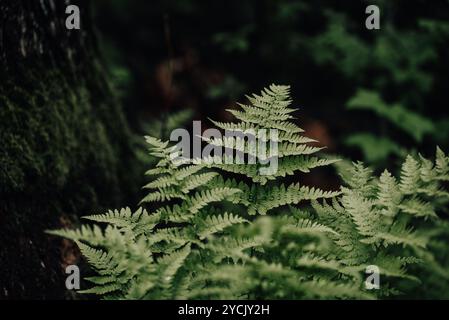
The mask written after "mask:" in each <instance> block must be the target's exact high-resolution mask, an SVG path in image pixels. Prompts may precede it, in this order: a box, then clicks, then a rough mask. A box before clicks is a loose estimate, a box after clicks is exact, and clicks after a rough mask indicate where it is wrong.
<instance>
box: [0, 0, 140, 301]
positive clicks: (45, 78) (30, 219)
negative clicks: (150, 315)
mask: <svg viewBox="0 0 449 320" xmlns="http://www.w3.org/2000/svg"><path fill="white" fill-rule="evenodd" d="M80 3H81V8H82V10H84V9H85V10H84V11H86V10H87V8H88V7H87V2H85V1H80ZM83 5H84V7H82V6H83ZM0 9H1V14H2V17H1V18H2V19H3V24H2V26H1V27H0V29H1V30H0V33H1V35H2V37H0V38H1V39H2V41H3V44H4V46H2V47H1V49H0V60H1V65H2V66H3V67H4V68H2V69H1V70H0V71H1V73H0V76H1V79H3V80H2V82H1V83H0V128H1V130H0V141H1V145H0V246H1V250H0V298H1V297H3V298H37V299H45V298H64V297H65V295H66V294H67V292H66V290H65V288H64V281H65V280H64V279H65V274H64V273H63V269H62V267H61V264H62V263H63V261H61V250H60V245H61V240H59V239H52V238H51V237H49V236H47V235H46V234H45V233H44V230H46V229H52V228H58V227H61V219H62V217H67V216H69V217H77V216H80V215H86V214H89V213H91V212H92V210H95V209H97V210H102V209H104V208H107V207H108V208H110V207H116V206H120V205H121V204H123V202H124V201H125V198H128V199H126V200H127V201H133V200H134V199H129V197H132V195H133V194H135V191H136V188H137V186H138V183H136V181H135V180H134V179H133V178H134V177H135V175H134V174H133V172H136V171H138V168H137V167H136V165H135V162H134V159H135V158H134V156H133V151H132V148H131V145H130V135H131V134H130V131H129V128H128V126H127V123H126V121H125V119H124V116H123V114H122V110H121V108H120V106H119V104H118V103H117V99H116V98H115V95H114V92H113V89H112V88H111V87H110V85H109V83H108V80H107V74H106V73H105V69H104V68H103V66H102V65H101V64H100V62H99V61H100V60H99V59H98V56H99V54H98V51H97V49H96V41H95V38H94V37H93V34H94V33H93V30H92V27H91V25H90V21H89V20H88V19H89V18H88V15H87V13H86V12H84V11H82V12H84V14H85V16H84V21H83V28H84V30H83V31H80V32H79V33H74V32H69V31H67V30H63V29H58V31H54V30H53V29H52V28H55V26H56V27H58V26H59V27H61V26H63V21H64V18H65V14H64V6H62V5H61V4H57V3H56V4H55V2H53V1H51V0H45V1H32V2H29V1H26V0H23V1H12V2H10V3H8V2H5V3H3V4H2V5H1V8H0ZM52 25H53V27H52ZM17 30H19V31H17ZM20 30H25V31H24V33H23V34H22V33H21V34H16V33H17V32H21V31H20ZM51 30H53V31H51ZM75 219H76V218H75Z"/></svg>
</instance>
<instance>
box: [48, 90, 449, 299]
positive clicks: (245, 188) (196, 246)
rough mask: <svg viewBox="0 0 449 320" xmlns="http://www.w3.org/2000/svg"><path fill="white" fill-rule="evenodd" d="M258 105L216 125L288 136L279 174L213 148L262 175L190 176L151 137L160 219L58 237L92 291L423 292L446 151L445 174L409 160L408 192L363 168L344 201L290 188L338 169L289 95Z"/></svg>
mask: <svg viewBox="0 0 449 320" xmlns="http://www.w3.org/2000/svg"><path fill="white" fill-rule="evenodd" d="M248 100H249V103H248V104H240V105H239V106H240V110H230V112H231V113H232V114H233V115H234V116H235V117H236V119H237V120H238V121H237V122H234V123H219V122H214V123H215V125H216V126H217V127H219V128H222V129H224V130H232V131H234V132H248V130H252V131H251V132H257V131H258V130H261V129H277V130H278V131H279V134H278V135H277V137H276V138H272V137H271V136H270V137H266V138H265V139H266V142H267V143H268V144H270V146H271V145H272V144H271V143H272V142H273V143H275V142H277V154H276V156H277V157H278V168H277V171H272V172H269V174H267V175H263V174H261V171H260V170H261V168H262V166H263V163H264V161H266V160H267V157H266V155H261V154H258V153H255V152H254V148H253V146H252V145H251V144H250V142H249V141H246V140H244V139H240V140H239V138H236V139H234V140H232V139H228V138H227V137H225V138H220V139H219V138H207V139H206V138H204V140H205V141H207V142H208V143H209V144H210V145H213V146H219V147H223V146H224V147H226V148H227V149H231V150H233V152H234V153H235V154H236V155H237V154H240V157H249V156H251V157H255V158H257V160H258V161H256V164H236V163H227V161H226V160H227V159H226V156H224V157H223V159H220V160H222V161H213V162H210V161H206V162H198V161H191V162H184V163H183V164H181V165H179V164H175V163H174V162H173V161H172V158H171V154H172V153H173V152H174V150H175V148H174V147H173V146H170V145H169V143H168V142H163V141H161V140H159V139H156V138H152V137H147V138H146V141H147V143H148V144H149V145H150V153H151V155H152V156H154V157H156V158H158V159H159V161H158V163H157V164H156V165H155V166H154V167H153V168H152V169H150V170H149V171H148V172H147V175H149V176H151V177H152V180H151V182H149V183H148V184H147V185H146V186H145V188H146V189H147V190H149V192H148V194H147V196H146V197H145V198H144V199H143V200H142V202H141V205H142V206H144V207H145V208H147V209H148V211H147V210H145V209H142V208H140V209H138V210H137V211H136V212H134V213H133V212H131V210H130V209H128V208H126V209H122V210H120V211H109V212H108V213H106V214H100V215H92V216H89V217H86V218H87V219H89V220H91V221H94V222H96V223H103V224H106V227H105V229H104V230H103V229H101V228H99V227H98V226H96V225H95V226H93V227H89V226H82V227H81V229H79V230H58V231H51V232H50V233H52V234H55V235H59V236H63V237H66V238H69V239H72V240H74V241H76V243H77V244H78V245H79V247H80V249H81V251H82V253H83V254H84V256H85V257H86V258H87V260H88V261H89V263H90V264H91V265H92V267H93V268H94V269H95V270H96V272H97V274H98V275H97V276H95V277H90V278H88V279H87V280H89V281H91V282H92V283H93V285H94V286H93V287H92V288H90V289H88V290H85V291H83V292H85V293H94V294H98V295H100V296H102V297H104V298H113V299H118V298H120V299H166V298H172V299H179V298H192V299H193V298H220V299H222V298H232V299H240V298H263V299H267V298H273V299H281V298H284V299H300V298H362V299H365V298H374V297H376V296H380V297H383V296H386V295H389V294H395V293H398V292H399V291H400V289H401V288H402V287H401V284H402V283H401V281H408V282H410V281H411V282H413V281H418V277H417V276H416V274H412V273H410V272H408V270H407V266H408V265H410V264H416V263H418V262H420V261H423V260H425V259H427V260H428V261H430V260H431V254H430V253H429V251H428V250H426V245H427V243H428V241H429V239H428V238H429V237H428V236H426V235H425V234H423V233H422V232H420V231H413V230H412V229H411V227H412V226H413V225H416V223H415V220H419V221H421V220H424V221H425V222H426V219H427V220H429V221H431V220H437V211H438V209H439V208H440V207H441V206H443V205H444V204H445V203H446V200H447V196H448V194H447V193H446V192H445V191H443V190H442V189H441V182H443V181H447V180H448V176H449V173H448V158H447V157H446V156H445V155H444V154H443V153H442V152H441V151H440V150H438V153H437V160H436V165H435V166H434V165H433V164H432V163H431V162H430V161H428V160H425V159H424V158H422V157H421V158H419V159H417V160H415V159H413V158H411V157H409V158H407V161H406V162H405V164H404V166H403V169H402V174H401V178H400V180H399V181H396V180H395V178H394V177H393V176H392V175H391V174H390V173H388V172H384V174H382V176H381V177H380V178H379V179H376V178H373V177H372V174H371V172H370V171H369V170H368V169H366V168H364V167H363V166H362V165H361V164H356V165H355V166H354V168H353V170H352V172H351V174H350V175H349V176H350V178H349V179H348V181H346V183H347V185H346V186H345V187H342V188H341V190H338V191H323V190H321V189H318V188H314V187H309V186H305V185H302V184H300V183H299V182H296V183H290V184H287V183H285V182H283V181H282V180H283V179H285V177H287V176H294V175H295V174H296V173H297V172H304V173H307V172H309V171H310V170H311V169H313V168H316V167H321V166H326V165H329V164H332V163H334V162H335V161H336V160H335V159H325V158H319V157H317V156H316V155H315V154H316V153H317V152H319V151H320V150H321V148H317V147H314V146H311V145H310V143H311V142H314V141H313V140H311V139H309V138H307V137H305V136H303V135H302V133H303V130H302V129H301V128H300V127H298V126H297V125H296V124H295V123H293V122H292V119H293V116H292V115H291V114H292V113H293V112H294V111H295V109H294V108H291V107H290V105H291V99H290V94H289V87H287V86H276V85H272V86H270V87H269V88H267V89H265V90H264V91H262V93H261V94H260V95H252V96H249V97H248ZM274 139H275V140H276V141H273V140H274ZM229 175H231V176H229ZM326 199H328V200H326ZM310 203H312V206H308V204H310ZM267 215H268V216H267ZM423 230H424V226H423ZM371 264H376V265H378V266H379V267H380V268H381V274H382V273H384V275H385V277H386V279H385V280H386V281H387V282H386V285H383V286H382V290H380V292H369V291H367V290H365V288H364V286H363V274H364V270H365V268H366V266H367V265H371ZM435 264H436V263H435ZM390 280H391V281H390ZM408 282H407V283H408Z"/></svg>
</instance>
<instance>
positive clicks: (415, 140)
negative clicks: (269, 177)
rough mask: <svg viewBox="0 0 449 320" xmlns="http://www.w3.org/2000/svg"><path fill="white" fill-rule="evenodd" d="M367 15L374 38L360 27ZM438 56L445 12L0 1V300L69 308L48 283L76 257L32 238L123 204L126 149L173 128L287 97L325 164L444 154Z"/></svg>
mask: <svg viewBox="0 0 449 320" xmlns="http://www.w3.org/2000/svg"><path fill="white" fill-rule="evenodd" d="M68 4H76V5H78V6H79V7H80V10H81V30H79V31H77V30H71V31H69V30H67V29H65V27H64V23H65V17H66V14H65V7H66V6H67V5H68ZM370 4H376V5H378V6H379V8H380V11H381V16H380V17H381V18H380V26H381V29H380V30H367V29H366V27H365V19H366V18H367V14H366V13H365V8H366V6H368V5H370ZM448 44H449V1H447V0H432V1H424V0H412V1H410V0H409V1H405V0H396V1H387V0H377V1H375V0H371V1H361V0H360V1H338V0H316V1H288V0H277V1H274V0H257V1H256V0H239V1H221V0H214V1H205V0H204V1H200V0H182V1H159V0H154V1H144V0H97V1H86V0H84V1H82V0H79V1H56V0H42V1H37V0H36V1H34V0H0V45H1V47H0V62H1V64H0V65H1V69H0V76H1V78H0V79H1V82H0V141H1V145H0V298H38V299H46V298H58V299H63V298H73V296H72V294H71V293H70V292H67V291H66V290H65V289H64V279H65V274H64V271H63V270H64V269H63V268H64V266H65V265H67V264H71V263H78V262H79V259H80V258H79V254H78V252H77V250H76V249H75V248H74V247H73V246H72V245H71V243H69V242H67V241H61V240H60V239H54V238H52V237H49V236H47V235H45V234H44V230H46V229H54V228H59V227H61V226H72V225H75V224H77V223H78V219H79V217H80V216H83V215H87V214H91V213H93V212H98V211H101V210H104V209H106V208H115V207H119V206H122V205H129V204H137V202H138V199H140V197H141V194H140V191H139V190H140V187H141V186H142V185H143V182H144V181H143V178H142V177H143V172H144V171H145V168H147V167H148V163H146V162H147V161H148V159H147V158H146V156H145V150H144V145H143V142H142V138H141V136H142V135H144V134H147V133H154V132H159V134H160V135H162V136H163V135H166V134H167V132H164V130H163V128H164V124H166V123H167V122H168V121H169V119H170V118H171V117H172V116H173V115H178V119H184V120H185V121H184V124H185V125H186V126H187V127H188V125H189V122H190V120H191V119H195V120H203V129H205V128H206V126H207V125H208V124H209V123H208V121H207V118H209V117H210V118H213V119H218V120H221V121H224V120H230V119H228V117H229V115H228V114H227V113H226V112H225V109H226V108H229V107H232V106H233V105H234V102H235V101H244V95H245V94H247V93H252V92H258V91H260V90H261V89H262V88H263V87H265V86H267V85H269V84H271V83H277V84H289V85H291V86H292V95H293V99H294V102H295V106H296V107H299V109H300V111H299V112H298V114H297V117H298V119H299V120H298V121H300V124H301V126H302V127H303V128H304V129H305V130H306V131H307V134H308V136H310V137H312V138H316V139H318V140H319V141H320V143H321V144H322V145H325V146H327V147H328V148H327V152H328V153H331V154H338V155H339V156H341V157H342V158H344V159H351V160H363V161H365V162H367V163H368V164H369V165H370V166H372V167H373V168H374V169H376V170H381V169H382V168H385V167H388V168H390V169H392V170H393V171H394V170H395V169H396V170H397V164H398V163H399V162H400V161H399V160H401V159H402V158H403V157H404V155H405V154H407V153H416V152H421V153H423V154H424V155H426V156H432V155H433V153H434V150H435V145H439V146H440V147H441V148H442V149H443V150H445V151H448V150H449V139H448V138H449V112H448V108H449V94H448V92H449V63H448V57H449V46H448ZM186 110H187V111H186ZM189 110H190V111H191V112H190V113H189V112H188V111H189ZM180 112H182V113H180ZM308 183H309V184H318V185H321V186H324V187H326V186H328V187H329V186H333V185H335V184H337V183H338V177H337V175H336V174H335V173H334V172H324V173H323V172H321V173H317V174H315V176H313V175H312V180H311V181H308Z"/></svg>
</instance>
